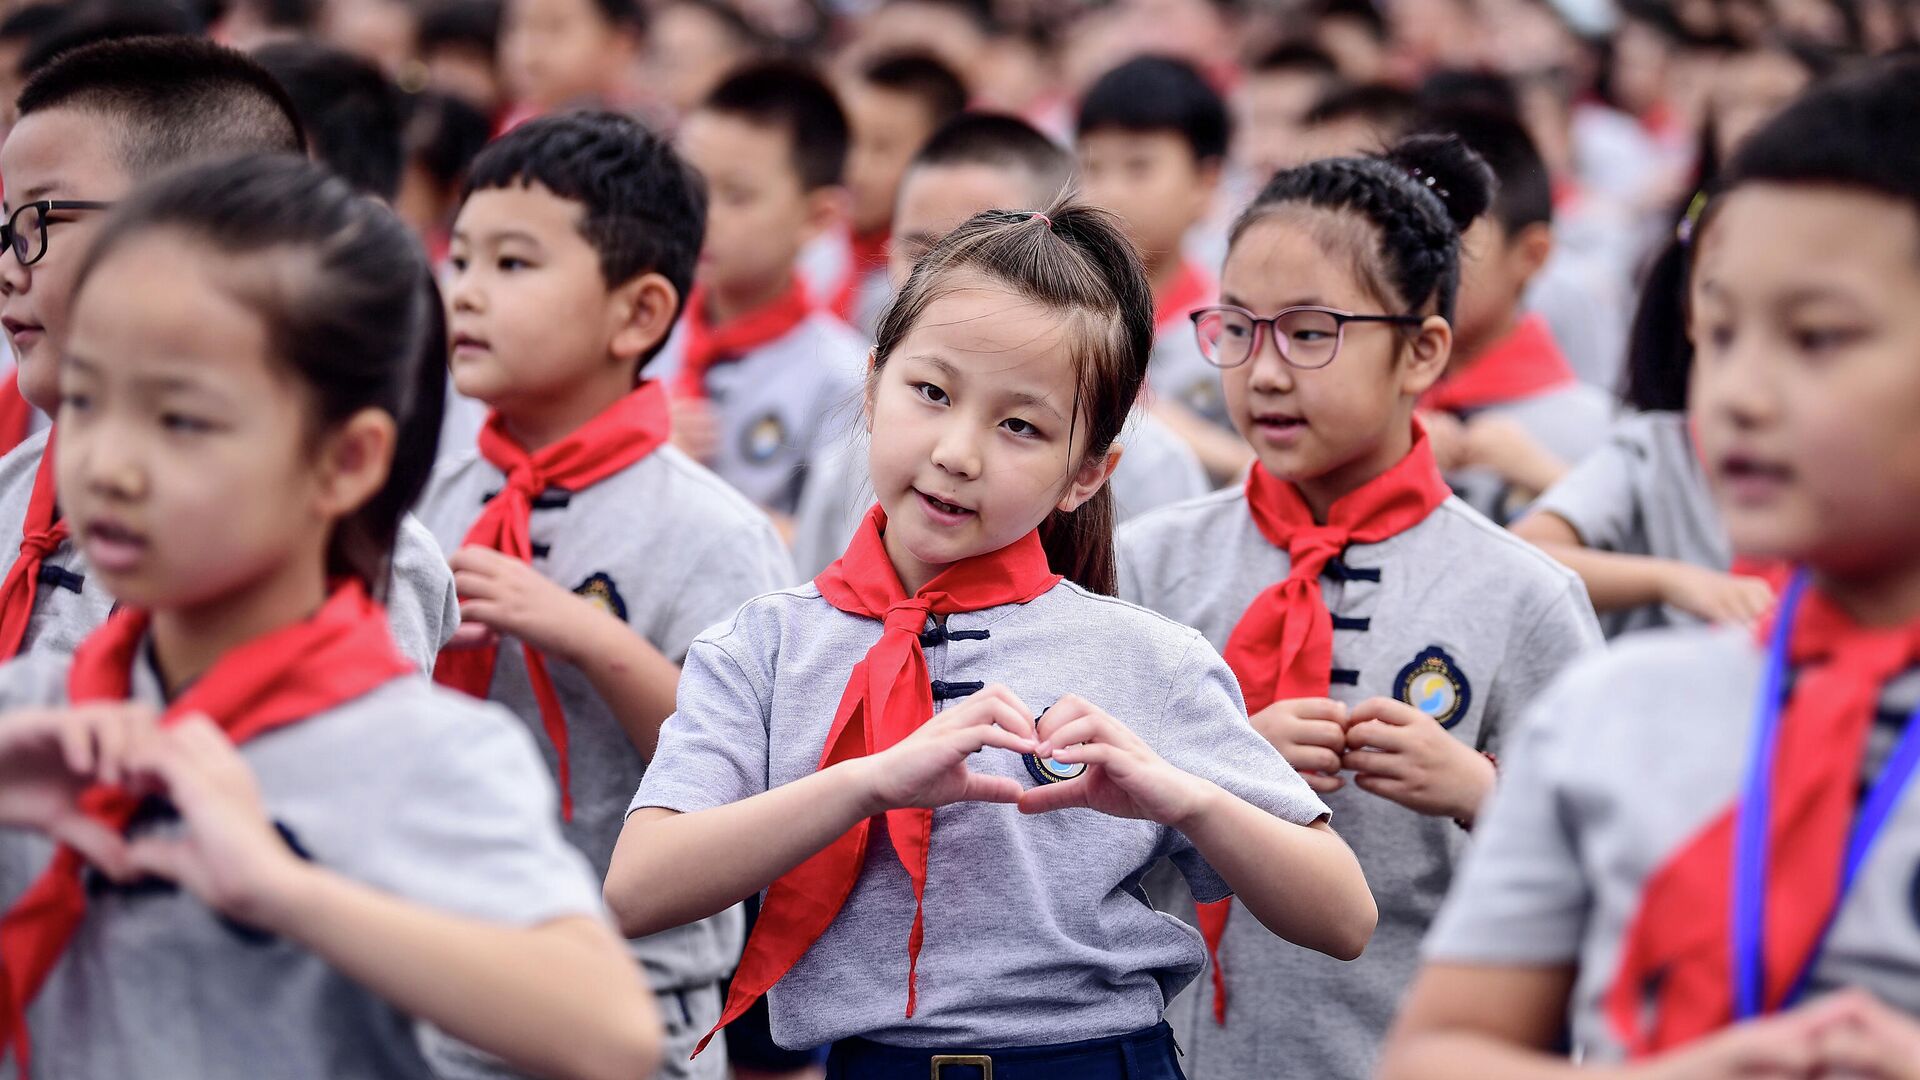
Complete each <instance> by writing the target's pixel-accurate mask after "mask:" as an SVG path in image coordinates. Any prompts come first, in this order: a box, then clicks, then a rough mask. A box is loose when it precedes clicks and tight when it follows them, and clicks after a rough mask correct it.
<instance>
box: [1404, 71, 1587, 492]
mask: <svg viewBox="0 0 1920 1080" xmlns="http://www.w3.org/2000/svg"><path fill="white" fill-rule="evenodd" d="M1421 126H1422V127H1423V128H1424V129H1425V130H1429V131H1433V132H1436V133H1447V134H1452V135H1456V136H1458V137H1459V138H1460V140H1461V141H1462V142H1465V143H1466V144H1467V145H1468V146H1469V147H1471V148H1472V149H1473V150H1474V152H1476V153H1478V154H1479V155H1480V156H1481V157H1482V158H1484V159H1485V160H1486V162H1487V165H1488V166H1489V167H1490V168H1491V169H1492V170H1493V173H1494V176H1495V177H1496V178H1497V179H1498V180H1499V187H1498V188H1497V190H1496V192H1495V195H1494V200H1493V208H1492V210H1491V211H1490V212H1489V213H1487V214H1485V215H1483V216H1482V217H1481V218H1480V219H1479V220H1477V221H1475V222H1474V223H1473V226H1472V227H1471V228H1469V229H1468V230H1467V231H1466V232H1465V233H1464V234H1463V235H1462V237H1461V242H1460V251H1461V259H1460V269H1461V274H1460V299H1459V304H1458V307H1457V309H1456V311H1455V315H1454V319H1453V359H1452V361H1451V362H1450V363H1449V364H1448V367H1447V373H1446V374H1445V375H1443V376H1442V377H1441V379H1440V381H1439V382H1438V383H1436V384H1435V385H1434V387H1433V388H1432V389H1431V390H1429V391H1427V393H1426V394H1425V395H1423V396H1422V398H1421V401H1420V405H1421V408H1423V409H1425V410H1427V411H1428V413H1429V414H1435V413H1438V414H1442V415H1439V416H1434V417H1433V421H1434V422H1433V423H1432V424H1431V425H1430V434H1431V435H1432V437H1433V439H1434V449H1435V453H1436V455H1438V456H1439V458H1440V462H1441V468H1442V469H1444V470H1446V472H1447V481H1448V483H1450V484H1451V485H1452V486H1453V489H1454V492H1455V493H1456V494H1458V495H1459V496H1460V497H1461V498H1462V499H1463V500H1465V501H1466V503H1467V504H1468V505H1469V506H1472V507H1473V508H1474V509H1476V510H1478V511H1480V512H1481V513H1483V514H1485V515H1487V516H1488V517H1489V518H1492V519H1493V520H1494V521H1495V522H1496V523H1500V524H1505V523H1506V522H1507V521H1509V520H1511V519H1512V518H1513V517H1514V516H1515V515H1516V514H1517V513H1518V512H1519V511H1520V510H1521V509H1522V508H1524V507H1525V505H1526V504H1527V503H1529V502H1531V501H1532V500H1533V498H1534V497H1535V496H1537V495H1539V494H1540V493H1541V492H1543V491H1545V490H1546V489H1547V488H1548V487H1551V486H1552V485H1553V482H1554V481H1555V480H1558V479H1559V478H1560V476H1561V475H1562V474H1564V473H1565V472H1566V470H1567V468H1568V467H1570V466H1572V465H1574V464H1576V463H1578V462H1579V461H1580V459H1581V458H1584V457H1586V456H1587V454H1588V453H1590V452H1591V451H1593V450H1594V449H1595V448H1597V447H1598V446H1599V445H1600V444H1601V443H1602V442H1603V441H1604V440H1605V439H1606V437H1607V430H1608V426H1609V424H1610V423H1611V421H1612V414H1613V403H1612V401H1611V400H1610V399H1609V398H1608V396H1607V394H1606V393H1605V392H1604V391H1602V390H1600V389H1598V388H1597V387H1593V386H1589V385H1587V384H1585V383H1582V382H1581V381H1580V380H1579V379H1578V378H1577V377H1576V376H1575V375H1574V372H1573V368H1572V367H1571V366H1570V365H1569V364H1568V363H1567V359H1566V356H1565V355H1564V354H1563V353H1562V352H1561V351H1560V346H1559V344H1558V343H1557V342H1555V341H1554V338H1553V331H1552V330H1551V329H1550V328H1549V327H1548V325H1547V320H1546V319H1545V318H1544V317H1543V316H1541V315H1539V314H1537V313H1529V312H1528V311H1527V310H1526V303H1525V301H1526V293H1527V286H1528V285H1529V284H1530V283H1531V282H1532V281H1533V280H1534V278H1535V277H1536V276H1537V275H1538V274H1539V273H1540V270H1541V268H1542V267H1543V266H1545V265H1546V262H1547V258H1548V256H1550V255H1551V254H1552V253H1553V186H1552V181H1551V180H1550V179H1549V177H1548V175H1547V167H1546V163H1545V162H1544V161H1542V160H1541V158H1540V152H1539V151H1538V150H1537V149H1536V148H1535V147H1534V143H1533V139H1532V138H1531V137H1529V136H1528V135H1527V132H1526V129H1525V128H1524V127H1522V126H1521V125H1520V122H1519V121H1518V120H1515V119H1513V118H1512V117H1510V116H1507V115H1504V114H1501V113H1496V112H1489V111H1485V110H1475V109H1455V110H1449V111H1445V112H1436V113H1434V114H1432V115H1430V116H1429V117H1428V118H1427V119H1426V120H1425V121H1424V122H1423V123H1422V125H1421ZM1449 419H1453V420H1457V421H1459V423H1451V424H1450V423H1448V422H1447V421H1448V420H1449Z"/></svg>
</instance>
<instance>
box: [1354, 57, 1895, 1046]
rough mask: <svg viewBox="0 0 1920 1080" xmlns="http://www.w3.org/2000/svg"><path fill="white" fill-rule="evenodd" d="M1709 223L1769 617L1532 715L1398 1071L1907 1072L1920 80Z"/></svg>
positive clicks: (1720, 398)
mask: <svg viewBox="0 0 1920 1080" xmlns="http://www.w3.org/2000/svg"><path fill="white" fill-rule="evenodd" d="M1722 183H1723V187H1722V188H1721V193H1720V194H1719V195H1717V196H1716V197H1715V198H1714V200H1713V202H1712V204H1711V205H1710V206H1709V207H1708V209H1707V211H1706V213H1705V215H1704V217H1702V219H1701V221H1700V224H1699V228H1698V229H1697V231H1696V233H1695V236H1694V238H1693V260H1694V264H1693V271H1692V284H1691V288H1690V302H1689V308H1690V311H1691V316H1690V319H1691V323H1692V328H1693V337H1694V341H1695V343H1696V347H1697V349H1698V358H1697V360H1696V363H1695V369H1694V378H1693V394H1692V408H1693V412H1694V415H1695V417H1696V418H1697V420H1698V424H1699V435H1700V447H1701V452H1702V456H1703V457H1704V458H1705V463H1706V471H1707V476H1708V478H1709V482H1710V483H1711V484H1712V486H1713V490H1714V495H1715V497H1716V499H1717V502H1718V504H1719V508H1720V513H1721V516H1722V518H1723V520H1724V521H1725V522H1726V526H1727V531H1728V533H1729V535H1730V536H1731V537H1732V540H1733V545H1734V548H1735V550H1737V551H1741V552H1744V553H1749V554H1752V555H1755V556H1763V557H1771V558H1776V559H1781V560H1787V561H1790V562H1793V563H1797V564H1799V567H1800V569H1799V571H1798V572H1797V574H1796V577H1795V582H1794V584H1793V585H1791V586H1790V587H1789V588H1788V590H1787V592H1786V595H1785V597H1784V598H1783V599H1782V601H1781V605H1780V608H1779V610H1778V612H1777V614H1776V616H1775V617H1774V619H1773V620H1771V621H1772V625H1770V626H1767V627H1764V628H1763V629H1762V631H1761V632H1760V633H1757V634H1756V633H1755V632H1754V631H1751V630H1747V629H1744V628H1738V627H1727V628H1721V629H1717V630H1714V629H1707V628H1703V627H1693V628H1687V629H1676V630H1670V631H1661V632H1655V633H1648V634H1645V635H1641V636H1638V637H1636V638H1634V639H1632V640H1631V641H1628V642H1626V643H1623V644H1621V645H1619V646H1616V647H1615V648H1614V649H1613V650H1612V651H1611V652H1609V653H1608V654H1607V655H1605V656H1604V657H1596V658H1594V659H1592V660H1590V661H1588V662H1585V663H1583V664H1581V665H1579V666H1578V667H1577V668H1576V669H1574V670H1573V671H1571V672H1569V673H1568V674H1567V676H1566V677H1565V678H1564V679H1562V680H1561V681H1560V682H1559V683H1557V684H1556V685H1555V686H1554V687H1553V688H1552V689H1551V690H1550V691H1549V692H1548V693H1547V694H1546V695H1545V696H1543V698H1542V699H1541V701H1540V702H1539V704H1538V707H1537V710H1536V715H1535V717H1534V719H1533V721H1532V723H1530V724H1529V726H1528V727H1527V729H1526V731H1525V733H1524V735H1523V736H1522V739H1521V741H1520V745H1519V746H1518V747H1517V748H1516V750H1515V752H1514V754H1513V756H1512V758H1511V766H1510V768H1509V770H1508V771H1509V776H1508V777H1507V779H1506V781H1505V782H1504V783H1502V785H1501V788H1500V791H1499V793H1498V794H1497V795H1496V796H1495V798H1494V800H1493V804H1492V806H1491V807H1489V809H1488V811H1487V813H1486V814H1485V815H1483V819H1482V822H1481V828H1480V829H1479V830H1478V833H1479V835H1478V836H1477V838H1476V846H1475V849H1474V852H1473V854H1472V857H1471V858H1470V859H1469V861H1468V864H1467V867H1466V869H1465V872H1464V873H1463V874H1462V875H1461V877H1460V879H1459V881H1458V883H1457V886H1456V888H1455V891H1454V893H1453V895H1452V896H1450V897H1449V898H1448V901H1447V906H1446V908H1445V910H1444V911H1443V912H1442V914H1441V917H1440V919H1439V921H1438V922H1437V923H1436V924H1435V926H1434V930H1433V933H1432V935H1431V936H1430V937H1429V939H1428V941H1427V945H1426V952H1427V967H1426V968H1425V969H1423V970H1422V972H1421V973H1420V976H1419V978H1418V980H1417V981H1416V982H1415V984H1414V986H1413V988H1412V990H1411V992H1410V994H1409V999H1408V1003H1407V1007H1406V1011H1405V1012H1404V1013H1403V1014H1402V1016H1401V1018H1400V1021H1399V1026H1398V1028H1397V1029H1396V1031H1395V1033H1394V1037H1393V1039H1392V1041H1391V1044H1390V1045H1389V1047H1388V1049H1387V1051H1386V1060H1385V1063H1384V1065H1383V1068H1382V1073H1381V1074H1382V1076H1384V1077H1388V1078H1392V1080H1401V1078H1412V1077H1418V1078H1420V1080H1435V1078H1442V1080H1444V1078H1448V1077H1460V1078H1466V1077H1474V1078H1479V1077H1488V1076H1529V1077H1557V1076H1579V1075H1584V1072H1583V1071H1582V1070H1581V1069H1580V1068H1579V1067H1576V1066H1575V1065H1573V1064H1571V1063H1570V1062H1568V1061H1566V1060H1564V1059H1563V1058H1562V1057H1561V1056H1560V1055H1559V1054H1558V1053H1556V1049H1557V1048H1558V1047H1560V1046H1562V1045H1564V1039H1563V1033H1564V1032H1566V1031H1567V1030H1568V1029H1569V1028H1570V1029H1571V1031H1572V1036H1573V1043H1574V1046H1575V1048H1576V1049H1577V1051H1578V1052H1579V1053H1580V1054H1581V1055H1582V1058H1583V1060H1584V1062H1585V1063H1587V1064H1589V1065H1592V1066H1596V1067H1598V1068H1599V1069H1604V1070H1606V1075H1608V1076H1621V1077H1709V1078H1712V1077H1733V1076H1742V1077H1752V1076H1778V1077H1787V1076H1818V1077H1840V1076H1845V1077H1848V1078H1856V1077H1858V1078H1871V1080H1896V1078H1899V1077H1905V1076H1911V1075H1913V1069H1914V1067H1915V1064H1916V1062H1920V1020H1916V1016H1920V915H1917V914H1916V909H1915V893H1914V867H1915V865H1916V863H1920V802H1917V801H1916V800H1915V799H1914V797H1913V792H1912V789H1911V782H1912V778H1913V775H1914V772H1915V770H1916V768H1917V767H1920V587H1917V586H1916V583H1920V365H1917V364H1915V363H1914V357H1915V356H1916V355H1920V261H1916V254H1920V67H1916V66H1915V65H1914V64H1913V63H1912V62H1910V61H1909V62H1906V63H1903V64H1899V65H1896V66H1890V67H1886V68H1882V69H1880V70H1878V71H1873V72H1869V73H1865V74H1862V75H1861V76H1858V77H1855V78H1851V79H1845V80H1841V81H1838V82H1835V83H1831V84H1828V85H1827V86H1825V87H1823V88H1820V89H1815V90H1813V91H1812V92H1810V93H1809V94H1808V95H1807V96H1805V97H1803V98H1801V99H1800V100H1799V101H1798V102H1797V103H1795V104H1793V105H1791V106H1789V107H1788V108H1787V109H1786V110H1785V111H1784V112H1782V113H1781V114H1780V115H1779V116H1778V117H1776V118H1775V119H1774V120H1772V121H1770V122H1769V123H1768V124H1766V125H1765V126H1763V127H1762V128H1760V129H1759V130H1758V131H1757V132H1755V133H1754V134H1753V135H1752V136H1751V137H1750V138H1749V139H1748V141H1747V142H1745V143H1743V144H1742V145H1741V147H1740V149H1739V150H1738V151H1737V152H1736V153H1735V155H1734V158H1733V160H1732V161H1731V163H1730V164H1729V166H1728V168H1727V171H1726V172H1725V173H1724V174H1723V176H1722Z"/></svg>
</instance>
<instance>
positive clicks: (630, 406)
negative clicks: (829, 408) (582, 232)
mask: <svg viewBox="0 0 1920 1080" xmlns="http://www.w3.org/2000/svg"><path fill="white" fill-rule="evenodd" d="M671 433H672V423H671V421H670V419H669V417H668V411H667V392H666V389H665V388H664V387H662V386H661V385H660V383H659V382H658V381H657V380H650V381H648V382H644V383H641V384H640V386H639V387H638V388H636V389H635V390H634V391H633V393H631V394H628V395H627V396H626V397H623V398H621V399H620V400H619V401H616V402H614V403H613V404H612V405H611V406H609V407H608V408H607V409H606V410H605V411H604V412H602V413H601V414H600V415H598V416H596V417H594V418H593V419H592V420H589V421H587V422H586V423H585V424H583V425H582V426H581V427H580V428H579V430H577V431H575V432H574V433H573V434H571V435H568V436H567V437H566V438H564V439H561V440H560V441H559V442H557V443H554V444H553V445H552V446H549V447H546V448H545V449H542V450H538V451H535V452H534V453H531V454H529V453H527V451H526V450H525V449H524V448H523V447H521V445H520V444H519V443H517V442H515V441H514V439H513V436H511V435H509V434H507V428H506V421H505V420H504V419H502V418H501V416H500V414H499V413H497V412H496V413H493V414H492V415H490V416H488V417H487V422H486V425H485V426H484V427H482V428H481V429H480V455H481V456H482V457H484V458H486V459H487V460H488V461H489V462H491V463H492V464H493V466H494V468H496V469H499V470H500V471H501V472H503V473H505V474H506V483H505V484H503V485H502V486H501V488H500V493H499V494H498V495H495V496H494V497H493V499H492V501H490V502H488V503H487V506H486V509H484V510H482V511H481V512H480V516H479V518H477V519H475V521H474V523H473V525H472V527H471V528H469V529H468V530H467V536H466V539H465V540H464V541H463V543H464V544H472V545H476V546H478V547H484V548H492V549H493V550H494V551H498V552H500V553H502V554H504V555H511V556H513V557H514V558H516V559H519V560H520V561H522V562H532V561H533V538H532V536H531V535H530V534H529V532H528V530H527V524H528V521H529V519H530V518H531V517H532V514H533V501H534V500H535V499H537V498H539V497H540V494H541V493H542V492H544V491H546V490H547V489H548V488H556V487H557V488H561V489H563V490H565V491H579V490H581V489H582V488H588V487H592V486H593V485H594V484H597V483H599V482H600V481H602V480H605V479H606V478H607V477H609V476H612V475H613V474H615V473H617V472H619V471H620V470H622V469H625V468H626V467H627V466H629V465H632V464H634V463H635V462H637V461H640V460H641V459H643V458H645V457H646V456H647V455H648V454H651V453H653V452H654V451H655V450H656V449H658V448H659V447H661V446H662V445H664V444H665V443H666V441H667V438H668V436H669V435H670V434H671ZM521 648H522V650H524V652H525V653H526V657H527V681H528V682H529V683H531V684H532V685H533V697H534V701H535V702H537V703H538V704H539V706H540V722H541V724H542V725H543V726H544V727H545V728H546V732H547V738H548V739H550V740H552V742H553V749H554V753H555V755H556V757H557V759H558V761H559V774H560V776H559V783H560V812H561V814H562V815H563V816H564V817H566V819H567V820H569V821H571V820H572V819H573V795H572V786H571V783H570V781H571V779H572V770H571V767H570V766H569V764H568V759H567V716H566V712H565V710H563V709H562V708H561V706H560V695H559V694H558V693H556V692H555V691H554V688H553V678H552V676H550V675H548V674H547V662H546V659H545V658H544V657H542V656H541V655H540V652H539V650H537V649H535V648H534V647H533V646H532V645H530V644H527V643H525V642H522V643H521ZM499 655H500V650H499V646H497V645H493V646H488V647H485V648H477V649H456V650H447V651H444V652H442V653H441V654H440V656H439V659H438V660H436V661H435V663H434V665H433V681H434V682H437V683H439V684H441V685H442V686H451V687H453V688H454V689H456V690H460V691H463V692H465V693H467V694H470V695H472V696H474V697H477V698H484V697H486V696H487V694H488V692H489V691H490V690H491V689H492V688H493V666H494V662H495V661H496V660H498V659H499Z"/></svg>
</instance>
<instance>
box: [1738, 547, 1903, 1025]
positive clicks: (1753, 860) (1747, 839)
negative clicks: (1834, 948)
mask: <svg viewBox="0 0 1920 1080" xmlns="http://www.w3.org/2000/svg"><path fill="white" fill-rule="evenodd" d="M1806 587H1807V575H1806V571H1804V570H1802V571H1799V572H1797V573H1795V574H1794V576H1793V580H1792V582H1791V583H1789V584H1788V586H1787V591H1786V594H1785V595H1784V596H1782V597H1781V599H1780V610H1779V613H1778V615H1777V623H1776V625H1775V626H1774V629H1773V638H1772V640H1771V641H1770V642H1769V644H1768V646H1767V666H1766V672H1765V674H1764V676H1763V677H1762V679H1761V682H1760V702H1759V705H1758V706H1757V708H1756V709H1755V710H1754V712H1755V719H1754V727H1755V732H1754V745H1753V755H1752V757H1751V758H1750V759H1749V760H1748V762H1747V781H1746V788H1745V789H1744V792H1743V794H1742V797H1741V799H1740V808H1739V812H1738V816H1737V817H1736V819H1735V822H1734V841H1733V844H1734V847H1733V1012H1734V1018H1735V1019H1736V1020H1748V1019H1752V1018H1753V1017H1756V1016H1759V1015H1760V1014H1761V1013H1763V1012H1765V1011H1766V1009H1765V1000H1764V999H1765V990H1764V988H1765V986H1766V982H1765V980H1766V970H1765V957H1764V953H1763V952H1762V945H1763V942H1764V941H1765V938H1766V925H1767V922H1766V919H1767V914H1766V908H1767V860H1768V851H1767V847H1768V842H1769V840H1770V837H1769V836H1768V833H1767V829H1768V823H1769V822H1770V821H1771V820H1772V816H1773V815H1772V808H1773V763H1774V757H1775V754H1776V752H1777V750H1778V748H1779V742H1780V712H1781V709H1782V707H1783V706H1784V705H1785V701H1784V695H1785V689H1786V682H1787V646H1788V643H1789V642H1790V641H1791V640H1792V637H1793V617H1794V614H1795V612H1796V611H1797V610H1798V609H1799V607H1800V599H1801V597H1802V595H1803V594H1804V593H1805V592H1806ZM1917 768H1920V708H1917V709H1915V710H1914V711H1913V715H1912V716H1910V717H1908V718H1907V726H1906V730H1905V731H1903V732H1902V733H1901V735H1900V743H1899V745H1898V746H1896V747H1895V748H1894V751H1893V756H1892V757H1891V758H1889V759H1888V760H1887V764H1886V767H1885V768H1883V769H1882V770H1881V771H1880V778H1879V779H1878V780H1877V781H1875V782H1874V785H1873V788H1872V790H1871V791H1869V792H1868V793H1867V797H1866V800H1865V801H1864V802H1862V803H1861V805H1860V809H1859V811H1858V812H1857V813H1856V814H1855V815H1854V819H1853V830H1852V832H1851V833H1850V834H1849V835H1848V837H1847V854H1846V861H1845V862H1844V863H1843V864H1842V869H1841V873H1840V891H1839V894H1838V895H1837V896H1835V897H1834V903H1833V910H1832V912H1831V913H1830V914H1829V915H1828V916H1827V926H1826V928H1825V929H1824V930H1823V931H1822V932H1821V934H1820V939H1819V941H1818V942H1817V943H1816V944H1815V945H1814V947H1813V954H1812V955H1811V956H1809V957H1807V962H1806V965H1805V966H1804V967H1802V968H1801V969H1800V972H1799V974H1798V976H1797V977H1796V978H1795V979H1794V981H1793V984H1792V986H1791V988H1790V989H1789V990H1788V992H1787V997H1786V1000H1785V1001H1784V1002H1782V1008H1787V1007H1791V1006H1792V1005H1793V1004H1794V1003H1795V1002H1797V1001H1798V1000H1799V999H1800V997H1801V995H1803V994H1804V993H1805V992H1806V989H1807V983H1808V980H1809V979H1811V978H1812V975H1813V970H1814V968H1815V967H1816V966H1817V965H1818V963H1819V960H1820V954H1821V953H1822V952H1823V951H1824V950H1825V948H1826V939H1827V935H1828V934H1829V933H1830V932H1831V931H1832V929H1833V921H1834V919H1836V918H1838V917H1839V914H1840V909H1841V907H1842V906H1843V905H1844V904H1845V902H1846V898H1847V895H1848V893H1850V892H1851V891H1852V890H1853V883H1854V879H1855V878H1857V877H1858V876H1859V874H1860V867H1861V865H1862V864H1864V863H1865V862H1866V860H1867V854H1868V852H1870V851H1871V850H1872V849H1873V842H1874V841H1875V840H1877V839H1879V837H1880V833H1881V830H1883V829H1884V828H1886V824H1887V819H1888V818H1889V817H1890V816H1891V815H1892V813H1893V808H1894V806H1895V805H1897V804H1898V803H1899V801H1900V796H1901V795H1902V794H1903V793H1904V792H1905V791H1906V788H1907V785H1908V784H1909V783H1911V782H1912V780H1913V776H1914V773H1915V771H1916V769H1917Z"/></svg>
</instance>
